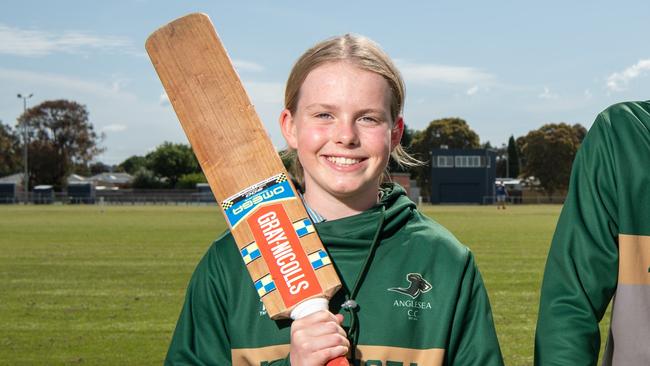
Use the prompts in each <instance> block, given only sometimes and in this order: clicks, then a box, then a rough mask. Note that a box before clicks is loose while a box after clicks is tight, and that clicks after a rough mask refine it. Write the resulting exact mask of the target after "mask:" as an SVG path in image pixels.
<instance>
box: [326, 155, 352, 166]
mask: <svg viewBox="0 0 650 366" xmlns="http://www.w3.org/2000/svg"><path fill="white" fill-rule="evenodd" d="M325 159H327V161H329V162H331V163H333V164H335V165H338V166H350V165H354V164H358V163H360V162H361V159H353V158H344V157H338V156H328V157H326V158H325Z"/></svg>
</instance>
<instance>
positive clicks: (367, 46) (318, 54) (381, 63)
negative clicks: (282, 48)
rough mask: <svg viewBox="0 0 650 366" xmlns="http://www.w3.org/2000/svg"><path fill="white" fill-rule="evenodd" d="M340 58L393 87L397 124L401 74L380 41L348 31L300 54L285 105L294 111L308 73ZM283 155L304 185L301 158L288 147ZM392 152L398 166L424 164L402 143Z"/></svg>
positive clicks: (402, 92) (402, 91) (392, 106)
mask: <svg viewBox="0 0 650 366" xmlns="http://www.w3.org/2000/svg"><path fill="white" fill-rule="evenodd" d="M337 61H346V62H350V63H352V64H353V65H355V66H357V67H359V68H360V69H362V70H366V71H370V72H374V73H376V74H379V75H381V76H382V77H383V78H384V79H385V80H386V82H387V83H388V86H389V88H390V90H391V100H390V114H391V118H392V123H395V121H396V120H397V118H399V116H400V114H401V113H402V110H403V108H404V95H405V88H404V81H403V80H402V76H401V74H400V72H399V70H398V69H397V67H395V65H394V64H393V62H392V61H391V59H390V57H389V56H388V55H387V54H386V53H385V52H384V51H383V50H382V49H381V48H380V47H379V45H378V44H377V43H375V42H373V41H372V40H370V39H368V38H366V37H363V36H360V35H355V34H345V35H342V36H337V37H332V38H329V39H326V40H324V41H322V42H319V43H317V44H316V45H314V46H313V47H312V48H310V49H308V50H307V51H306V52H305V53H304V54H303V55H302V56H300V58H299V59H298V60H297V61H296V63H295V64H294V66H293V68H292V69H291V73H290V74H289V78H288V80H287V85H286V88H285V92H284V107H285V108H286V109H287V110H289V111H290V112H291V114H295V113H296V109H297V107H298V100H299V98H300V88H301V87H302V84H303V82H304V81H305V79H306V78H307V75H309V73H310V72H311V71H312V70H314V69H316V68H317V67H319V66H321V65H323V64H325V63H328V62H337ZM283 154H284V155H285V156H287V157H289V158H290V159H291V161H292V164H291V168H292V169H291V170H292V171H291V173H292V175H293V176H294V178H295V179H296V180H297V181H298V182H300V184H302V183H303V173H302V166H301V165H300V161H298V157H297V154H296V152H295V151H293V150H292V149H287V150H285V151H284V152H283ZM390 155H391V157H392V158H393V160H395V162H396V163H397V164H398V165H400V166H403V167H413V166H417V165H421V164H422V162H420V161H419V160H417V159H415V158H413V157H412V156H411V155H409V154H408V153H407V152H406V151H405V150H404V149H403V148H402V145H401V144H398V145H397V146H396V147H395V148H394V149H393V150H392V151H391V153H390ZM385 175H386V174H385Z"/></svg>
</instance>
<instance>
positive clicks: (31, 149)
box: [0, 100, 587, 196]
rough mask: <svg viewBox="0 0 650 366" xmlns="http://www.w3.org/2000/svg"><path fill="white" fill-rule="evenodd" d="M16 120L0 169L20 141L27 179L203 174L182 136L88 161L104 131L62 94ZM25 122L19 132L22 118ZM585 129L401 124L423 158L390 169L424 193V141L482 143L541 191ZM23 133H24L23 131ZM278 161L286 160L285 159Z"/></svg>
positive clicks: (157, 183) (560, 178)
mask: <svg viewBox="0 0 650 366" xmlns="http://www.w3.org/2000/svg"><path fill="white" fill-rule="evenodd" d="M17 122H18V125H17V126H16V127H15V128H12V127H11V126H10V125H6V124H2V123H1V122H0V151H2V154H1V155H0V177H1V176H5V175H9V174H13V173H17V172H19V171H21V170H22V168H23V157H22V151H23V148H24V146H25V145H24V144H25V143H27V148H28V155H29V172H30V174H29V184H30V187H33V185H34V184H52V185H54V186H55V189H62V188H63V187H64V186H65V184H66V182H65V181H66V178H67V177H68V176H69V175H70V174H71V173H76V174H80V175H90V174H97V173H100V172H104V171H109V170H110V171H117V172H127V173H129V174H132V175H133V176H134V182H133V187H134V188H194V187H195V185H196V183H199V182H205V181H206V180H205V177H204V176H203V174H202V173H201V169H200V167H199V164H198V162H197V160H196V157H195V156H194V154H193V153H192V150H191V148H190V147H189V146H188V145H186V144H175V143H171V142H164V143H162V144H161V145H159V146H158V147H157V148H156V149H155V150H154V151H152V152H149V153H147V154H146V155H143V156H139V155H134V156H131V157H129V158H128V159H126V160H124V161H123V162H121V163H120V164H118V165H116V166H111V167H109V166H107V165H105V164H103V163H101V162H96V161H94V158H96V157H97V156H98V155H99V154H101V153H102V152H104V149H103V148H102V147H100V145H101V141H102V140H103V138H104V135H103V134H101V133H98V132H97V131H95V128H94V126H93V125H92V123H90V121H89V113H88V111H87V109H86V107H85V106H83V105H81V104H79V103H76V102H74V101H68V100H52V101H45V102H43V103H40V104H38V105H36V106H34V107H32V108H30V109H28V110H26V111H25V112H24V113H23V114H22V115H21V116H20V117H19V118H18V121H17ZM25 125H26V126H27V127H28V134H27V136H24V133H23V132H24V130H22V126H25ZM586 133H587V130H586V128H585V127H583V126H582V125H580V124H574V125H570V124H567V123H549V124H545V125H543V126H541V127H540V128H538V129H536V130H532V131H530V132H528V133H527V134H526V135H524V136H519V137H515V136H510V138H509V140H508V144H507V145H506V144H503V145H502V146H500V147H493V146H492V145H491V144H490V142H485V143H483V144H481V142H480V139H479V136H478V134H477V133H476V132H475V131H474V130H472V129H471V128H470V126H469V124H468V123H467V122H466V121H465V120H464V119H462V118H442V119H435V120H432V121H431V122H429V124H428V125H427V127H426V128H424V129H423V130H413V129H410V128H408V127H406V128H405V133H404V137H403V138H402V145H403V146H404V148H405V149H406V150H407V151H408V152H410V153H411V154H412V155H413V156H414V157H416V158H417V159H418V160H420V161H422V162H424V164H423V165H421V166H419V167H416V168H411V169H408V170H406V169H404V168H403V167H399V166H397V165H396V164H391V165H390V166H389V169H390V170H391V171H394V172H408V173H410V174H411V177H412V178H413V179H415V180H416V181H417V184H418V186H419V187H420V188H421V192H422V194H423V195H424V196H428V195H429V193H430V192H429V190H430V176H431V161H430V160H431V156H430V153H431V149H433V148H440V147H447V148H450V149H474V148H488V149H492V150H495V151H496V154H497V166H496V169H497V176H498V177H513V178H516V177H530V176H534V177H535V178H537V179H538V180H539V182H540V185H541V186H542V187H543V188H544V190H545V191H546V193H547V194H548V195H552V194H553V193H555V192H557V191H558V190H562V189H564V188H566V186H567V185H568V182H569V175H570V171H571V165H572V163H573V159H574V157H575V154H576V152H577V150H578V147H579V146H580V143H581V142H582V140H583V138H584V137H585V135H586ZM25 137H26V138H25ZM285 163H287V161H286V160H285Z"/></svg>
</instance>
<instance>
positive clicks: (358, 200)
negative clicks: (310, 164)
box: [304, 188, 379, 220]
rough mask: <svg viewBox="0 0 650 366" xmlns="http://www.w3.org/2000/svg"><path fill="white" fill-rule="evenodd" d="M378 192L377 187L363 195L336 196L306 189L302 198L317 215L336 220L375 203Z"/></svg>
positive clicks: (357, 212) (356, 212)
mask: <svg viewBox="0 0 650 366" xmlns="http://www.w3.org/2000/svg"><path fill="white" fill-rule="evenodd" d="M310 193H311V194H310ZM378 193H379V188H377V189H375V190H369V191H368V192H365V193H364V194H363V195H359V194H357V195H354V196H350V197H336V196H333V195H330V194H323V195H319V194H316V193H314V192H313V191H310V190H309V189H306V190H305V194H304V198H305V201H306V202H307V204H308V205H309V207H311V208H312V209H313V210H314V211H316V212H318V214H319V215H321V216H323V217H324V218H325V219H327V220H336V219H341V218H344V217H348V216H354V215H357V214H359V213H361V212H363V211H366V210H367V209H369V208H371V207H372V206H374V205H376V204H377V197H378Z"/></svg>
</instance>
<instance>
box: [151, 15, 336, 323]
mask: <svg viewBox="0 0 650 366" xmlns="http://www.w3.org/2000/svg"><path fill="white" fill-rule="evenodd" d="M146 49H147V52H148V54H149V57H150V58H151V61H152V63H153V65H154V68H155V69H156V72H157V73H158V76H159V78H160V80H161V81H162V84H163V86H164V88H165V90H166V92H167V95H168V96H169V100H170V102H171V104H172V106H173V107H174V111H175V112H176V115H177V116H178V119H179V121H180V123H181V125H182V127H183V130H184V131H185V134H186V135H187V138H188V140H189V142H190V144H191V145H192V149H193V150H194V153H195V154H196V157H197V159H198V161H199V164H200V165H201V169H202V170H203V172H204V174H205V176H206V178H207V180H208V183H209V184H210V188H211V189H212V192H213V193H214V196H215V198H216V199H217V201H218V202H219V205H220V207H221V210H222V212H223V214H224V216H225V218H226V221H227V222H228V225H229V227H230V230H231V232H232V235H233V237H234V238H235V241H236V242H237V246H238V248H239V250H240V253H241V255H242V260H243V262H244V264H245V265H246V268H247V269H248V271H249V273H250V275H251V279H252V280H253V283H254V286H255V289H256V290H257V293H258V294H259V295H260V298H261V299H262V301H263V302H264V306H265V307H266V309H267V312H268V314H269V316H271V318H273V319H276V318H287V317H289V313H290V311H291V310H292V309H293V307H295V305H296V304H298V303H300V302H302V301H304V300H306V299H309V298H314V297H325V298H328V299H329V298H331V297H332V296H333V295H334V293H335V292H336V291H337V290H338V289H339V288H340V286H341V284H340V281H339V279H338V276H337V275H336V271H335V270H334V268H333V266H332V265H331V261H330V259H329V256H328V255H327V251H325V249H324V248H323V245H322V243H321V241H320V239H319V237H318V235H317V233H316V232H315V230H314V227H313V223H312V222H311V220H310V219H309V216H308V215H307V212H306V210H305V207H304V205H303V203H302V201H301V200H300V198H299V196H298V194H297V193H296V190H295V187H294V186H293V185H292V184H291V182H290V180H289V179H287V177H288V174H287V172H286V170H285V168H284V166H283V164H282V161H281V160H280V157H279V156H278V154H277V152H276V151H275V149H274V147H273V144H272V143H271V141H270V139H269V137H268V135H267V133H266V131H265V130H264V127H263V124H262V122H261V121H260V119H259V117H258V116H257V114H256V112H255V109H254V107H253V105H252V103H251V102H250V99H249V97H248V95H247V94H246V91H245V90H244V87H243V85H242V83H241V81H240V79H239V76H238V75H237V73H236V72H235V69H234V68H233V66H232V62H231V60H230V58H229V57H228V54H227V52H226V50H225V48H224V47H223V45H222V43H221V41H220V39H219V37H218V35H217V33H216V31H215V29H214V26H213V25H212V22H211V21H210V19H209V18H208V17H207V16H206V15H204V14H190V15H187V16H184V17H182V18H179V19H177V20H175V21H173V22H171V23H169V24H167V25H165V26H163V27H162V28H160V29H158V30H157V31H155V32H154V33H153V34H152V35H151V36H150V37H149V38H148V39H147V42H146Z"/></svg>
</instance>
